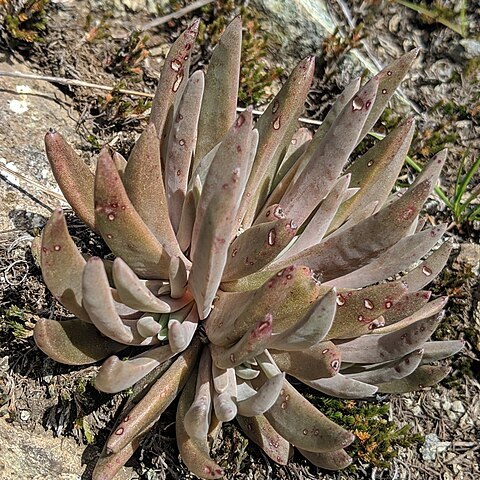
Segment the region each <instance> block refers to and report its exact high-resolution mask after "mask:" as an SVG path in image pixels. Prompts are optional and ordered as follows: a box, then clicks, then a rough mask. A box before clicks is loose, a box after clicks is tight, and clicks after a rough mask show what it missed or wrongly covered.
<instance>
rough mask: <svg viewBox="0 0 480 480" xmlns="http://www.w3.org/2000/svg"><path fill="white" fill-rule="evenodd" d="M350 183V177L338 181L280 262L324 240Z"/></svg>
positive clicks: (346, 176)
mask: <svg viewBox="0 0 480 480" xmlns="http://www.w3.org/2000/svg"><path fill="white" fill-rule="evenodd" d="M349 182H350V175H345V176H343V177H340V178H339V179H338V181H337V182H336V183H335V186H334V187H333V188H332V190H331V191H330V192H329V193H328V195H327V196H326V197H325V199H324V200H323V201H322V203H321V204H320V206H319V207H318V210H317V211H316V212H315V215H313V217H312V219H311V220H310V221H309V222H308V224H307V226H306V227H305V230H304V231H303V232H302V233H301V234H300V235H299V236H298V238H297V240H296V242H295V243H294V244H293V245H292V246H291V247H290V248H289V249H288V250H287V252H286V253H285V254H284V255H283V256H282V257H281V258H280V261H282V260H285V259H287V258H291V257H293V256H294V255H296V254H297V253H300V252H302V251H303V250H306V249H307V248H309V247H312V246H313V245H316V244H317V243H319V242H320V241H321V240H322V239H323V237H324V235H325V233H326V231H327V229H328V226H329V225H330V222H331V221H332V219H333V217H334V215H335V213H336V212H337V210H338V207H339V205H340V203H341V202H342V200H343V198H344V195H345V191H346V189H347V187H348V184H349Z"/></svg>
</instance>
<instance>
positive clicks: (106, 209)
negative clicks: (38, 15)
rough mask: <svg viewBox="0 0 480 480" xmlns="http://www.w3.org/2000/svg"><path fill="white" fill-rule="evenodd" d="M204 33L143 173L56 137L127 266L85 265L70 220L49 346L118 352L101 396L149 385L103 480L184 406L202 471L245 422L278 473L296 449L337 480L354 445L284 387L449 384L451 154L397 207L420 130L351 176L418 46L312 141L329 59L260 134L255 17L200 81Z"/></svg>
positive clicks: (182, 40)
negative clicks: (434, 219)
mask: <svg viewBox="0 0 480 480" xmlns="http://www.w3.org/2000/svg"><path fill="white" fill-rule="evenodd" d="M197 29H198V23H193V24H192V25H191V26H190V27H189V28H188V29H187V30H186V31H185V32H184V33H183V34H182V35H181V36H180V37H179V39H178V40H177V41H176V42H175V44H174V45H173V47H172V48H171V50H170V53H169V55H168V57H167V59H166V61H165V65H164V67H163V71H162V74H161V79H160V82H159V85H158V88H157V92H156V96H155V99H154V101H153V106H152V112H151V117H150V123H149V125H148V126H147V127H146V129H145V131H144V132H143V133H142V135H141V136H140V138H139V139H138V141H137V143H136V144H135V146H134V148H133V150H132V152H131V154H130V156H129V159H128V161H126V160H125V159H124V158H123V157H122V156H121V155H120V154H118V153H116V152H114V151H112V150H111V149H109V148H108V147H105V148H104V149H103V150H102V151H101V153H100V155H99V158H98V162H97V165H96V171H95V173H92V172H91V170H90V169H89V167H87V166H86V164H85V163H84V162H83V161H82V159H81V158H79V156H77V154H76V153H75V152H74V150H73V149H72V148H71V147H70V146H69V145H68V144H67V143H66V142H65V141H64V139H63V138H62V136H61V135H60V134H59V133H56V132H54V131H49V132H48V133H47V135H46V150H47V155H48V158H49V161H50V163H51V166H52V169H53V173H54V175H55V178H56V180H57V182H58V184H59V185H60V187H61V189H62V191H63V192H64V195H65V197H66V199H67V200H68V202H69V203H70V205H71V206H72V208H73V209H74V211H75V212H76V214H77V215H78V216H79V217H80V218H81V219H82V220H83V221H84V222H85V224H86V225H88V226H89V227H91V228H92V229H93V230H94V231H95V232H97V233H99V234H100V235H101V236H102V238H103V239H104V241H105V242H106V244H107V245H108V247H109V248H110V250H111V251H112V253H113V255H114V256H115V260H114V261H113V262H112V261H111V260H106V259H101V258H98V257H91V258H86V257H85V256H83V255H82V254H81V253H80V252H79V251H78V249H77V247H76V245H75V243H74V242H73V240H72V238H71V237H70V235H69V233H68V230H67V226H66V222H65V219H64V215H63V212H62V210H61V209H57V210H56V211H55V212H54V213H53V215H52V216H51V218H50V220H49V221H48V222H47V224H46V226H45V229H44V230H43V233H42V237H41V245H40V247H39V249H40V256H41V267H42V272H43V276H44V279H45V283H46V284H47V286H48V288H49V289H50V290H51V292H52V293H53V295H54V296H55V297H56V298H57V299H58V300H59V301H60V302H61V303H62V304H63V306H65V307H66V308H67V309H68V310H69V311H70V312H71V313H72V314H74V315H75V318H73V319H67V320H63V321H56V320H50V319H41V320H40V321H39V322H38V323H37V325H36V328H35V340H36V342H37V345H38V346H39V348H40V349H41V350H43V351H44V352H45V353H46V354H47V355H48V356H50V357H51V358H53V359H54V360H56V361H58V362H62V363H66V364H71V365H83V364H91V363H95V362H98V361H100V360H102V359H103V358H106V357H108V358H107V360H105V361H104V363H103V365H102V366H101V367H100V369H99V371H98V375H97V377H96V380H95V385H96V387H97V388H98V389H99V390H101V391H104V392H110V393H113V392H119V391H122V390H124V389H127V388H130V387H132V386H133V395H132V398H131V400H132V401H130V402H129V403H128V405H127V407H125V410H124V412H123V413H122V415H121V417H120V419H119V422H118V424H117V426H116V427H115V428H114V430H113V432H112V434H111V436H110V438H109V439H108V441H107V443H106V446H105V449H104V452H103V454H102V456H101V458H100V460H99V462H98V464H97V467H96V469H95V473H94V478H95V479H97V480H98V479H107V478H112V477H113V476H114V475H115V472H116V471H117V470H118V469H119V468H120V467H121V466H122V465H123V464H124V463H125V462H126V461H127V460H128V458H129V457H130V456H131V455H132V454H133V452H134V451H135V449H136V448H137V447H138V446H139V444H140V441H141V439H142V438H143V436H144V435H145V433H146V432H147V431H148V430H149V429H150V428H151V427H152V426H153V425H154V424H155V422H156V421H157V420H158V418H159V417H160V415H161V414H162V412H164V411H165V409H166V408H167V407H168V405H169V404H170V403H171V402H172V401H173V400H174V399H175V398H176V397H177V396H179V400H178V408H177V419H176V433H177V441H178V447H179V450H180V454H181V458H182V460H183V462H184V463H185V464H186V465H187V467H188V468H189V469H190V470H191V472H193V473H194V474H195V475H197V476H198V477H201V478H220V477H221V476H222V475H223V470H222V468H221V467H220V466H219V465H217V463H216V462H215V461H214V460H213V459H212V458H211V457H210V454H209V449H210V445H211V441H212V439H213V438H215V437H216V435H217V434H218V432H219V429H220V427H221V425H222V423H223V422H229V421H232V420H234V419H236V420H237V422H238V424H239V425H240V428H241V429H242V430H243V431H244V432H245V434H246V435H247V436H248V438H250V439H251V440H252V441H253V442H255V443H256V444H258V445H259V446H260V447H261V448H262V449H263V450H264V451H265V453H266V454H267V455H268V456H269V457H270V458H271V459H272V460H273V461H275V462H277V463H280V464H286V463H287V461H288V459H289V456H290V455H291V450H292V445H294V446H295V447H296V448H297V449H298V450H299V451H300V453H301V454H302V455H304V456H305V457H306V458H307V459H308V460H309V461H311V462H312V463H313V464H315V465H318V466H320V467H323V468H326V469H341V468H344V467H346V466H347V465H349V463H350V462H351V458H350V456H349V455H348V454H347V453H346V452H345V450H344V449H345V447H347V446H348V445H349V444H350V443H351V442H352V441H353V439H354V437H353V435H352V434H351V433H350V432H348V431H347V430H345V429H343V428H342V427H340V426H338V425H337V424H336V423H334V422H333V421H331V420H329V419H327V418H326V417H325V416H324V415H323V414H322V413H321V412H320V411H318V410H317V409H316V408H315V407H314V406H313V405H312V404H311V403H310V402H309V401H307V400H306V399H305V398H304V396H302V394H301V393H300V392H299V391H298V390H297V388H295V387H294V386H293V385H292V383H290V382H289V380H287V378H286V375H289V376H290V377H293V378H295V379H297V380H299V381H300V382H302V383H303V384H305V385H308V386H309V387H312V388H314V389H316V390H318V391H320V392H322V393H324V394H328V395H333V396H335V397H339V398H347V399H348V398H365V397H371V396H373V395H374V394H375V393H376V392H385V393H393V392H407V391H410V390H414V389H417V388H422V387H427V386H430V385H433V384H435V383H437V382H438V381H439V380H441V379H442V378H443V377H444V376H445V375H446V374H447V373H448V368H446V367H445V366H441V365H437V364H435V365H431V364H432V363H434V362H437V361H438V360H440V359H443V358H446V357H448V356H450V355H452V354H454V353H455V352H457V351H458V350H460V349H461V348H462V342H460V341H445V342H438V341H431V340H429V339H430V336H431V335H432V333H433V331H434V330H435V328H436V327H437V325H438V324H439V322H440V320H441V318H442V314H441V312H442V309H443V307H444V305H445V302H446V298H438V299H436V300H431V301H430V292H428V291H425V290H423V288H424V287H425V286H426V285H427V284H428V283H429V282H430V281H431V280H432V279H433V278H434V277H435V276H436V275H437V274H438V273H439V272H440V270H441V269H442V268H443V266H444V264H445V263H446V261H447V259H448V256H449V252H450V246H449V244H448V243H447V242H445V243H443V244H442V245H441V246H440V247H439V248H437V249H436V250H435V251H434V252H433V253H431V254H430V255H429V256H428V257H427V258H426V259H425V260H423V261H421V262H420V263H418V262H419V260H420V259H422V258H423V257H425V256H427V255H428V254H429V253H430V252H431V251H432V249H433V248H434V246H435V245H436V244H437V243H438V242H439V241H440V239H441V237H442V235H443V233H444V231H445V226H442V225H439V226H438V225H437V226H425V220H422V219H421V218H420V217H419V215H420V210H421V208H422V205H423V203H424V202H425V200H426V199H427V197H428V196H429V194H430V193H431V190H432V188H433V186H434V185H435V182H436V181H437V179H438V176H439V173H440V170H441V167H442V165H443V163H444V161H445V157H446V153H445V152H441V153H439V154H437V155H436V156H435V157H434V158H433V159H432V160H431V162H430V163H429V164H428V165H427V167H426V168H425V169H424V170H423V172H422V173H421V174H420V175H419V176H418V177H417V179H416V180H415V182H414V183H413V184H412V185H410V186H409V187H408V188H407V189H406V190H405V191H400V192H396V193H391V192H392V189H393V187H394V184H395V181H396V178H397V176H398V173H399V171H400V169H401V167H402V164H403V161H404V158H405V155H406V153H407V150H408V148H409V145H410V142H411V139H412V135H413V130H414V122H413V120H411V119H408V120H406V121H405V122H404V123H403V124H401V125H400V126H398V127H397V128H396V129H395V130H393V131H392V132H391V133H390V134H389V135H388V136H386V137H385V138H384V139H383V140H382V141H380V142H378V143H376V144H375V145H374V146H373V147H372V148H371V149H370V150H368V151H367V152H366V153H365V154H363V155H361V156H360V157H358V158H357V159H356V160H355V161H354V162H353V163H352V162H350V155H351V154H352V151H353V150H354V149H355V147H356V146H357V145H358V144H359V142H360V141H361V140H362V138H363V137H364V136H365V135H366V133H367V132H368V131H369V130H370V129H371V128H372V126H373V125H374V124H375V122H376V121H377V119H378V118H379V116H380V114H381V112H382V111H383V109H384V107H385V105H386V104H387V102H388V101H389V99H390V98H391V96H392V94H393V92H394V90H395V88H396V87H397V86H398V84H399V83H400V81H401V79H402V78H403V76H404V74H405V72H406V71H407V69H408V68H409V66H410V65H411V63H412V62H413V60H414V58H415V56H416V51H411V52H409V53H407V54H406V55H404V56H403V57H401V58H399V59H398V60H396V61H395V62H394V63H393V64H391V65H390V66H389V67H387V68H386V69H385V70H383V71H382V72H380V73H379V74H378V75H375V76H374V77H373V78H371V79H370V80H369V81H368V82H367V83H366V84H365V85H363V86H361V85H360V80H359V79H356V80H354V81H353V82H352V83H351V84H350V85H348V86H347V87H346V89H345V91H344V92H343V93H342V94H341V95H340V96H339V98H338V99H337V100H336V102H335V103H334V105H333V106H332V108H331V110H330V113H329V114H328V116H327V117H326V118H325V121H324V122H323V124H322V125H321V127H320V128H319V129H318V130H317V132H316V133H315V134H314V135H312V133H311V132H310V131H309V130H308V129H306V128H298V120H297V119H298V117H299V115H300V114H301V112H302V109H303V106H304V99H305V97H306V95H307V93H308V90H309V87H310V84H311V81H312V77H313V70H314V58H313V57H308V58H306V59H304V60H303V61H302V62H300V64H299V65H298V66H297V67H296V68H295V70H294V71H293V73H292V74H291V76H290V77H289V79H288V80H287V82H286V84H285V85H284V86H283V88H282V89H281V90H280V92H279V93H278V95H277V96H276V98H275V99H274V100H273V101H272V103H271V104H270V105H269V106H268V108H267V109H266V111H265V112H264V113H263V114H262V115H261V116H260V117H259V118H258V119H257V120H256V121H254V119H253V115H252V110H251V109H250V108H249V109H247V110H245V111H244V112H242V113H240V114H238V115H237V113H236V107H237V91H238V78H239V64H240V53H241V52H240V45H241V32H242V27H241V20H240V19H239V18H236V19H234V20H233V22H232V23H231V24H230V25H229V26H228V27H227V28H226V30H225V33H224V34H223V36H222V38H221V40H220V42H219V44H218V45H217V47H216V48H215V50H214V52H213V55H212V59H211V62H210V65H209V67H208V69H207V72H206V74H205V75H204V73H203V72H202V71H196V72H195V73H193V74H192V75H189V64H190V55H191V51H192V46H193V44H194V41H195V37H196V34H197ZM127 348H128V350H127V354H124V355H128V358H125V359H123V360H122V359H120V357H118V356H117V355H118V354H119V353H120V352H122V351H123V350H124V349H127ZM134 348H138V349H139V350H138V351H139V352H140V353H136V352H134ZM132 352H134V353H132ZM297 380H295V382H294V383H295V384H296V385H298V384H299V383H298V382H297Z"/></svg>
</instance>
